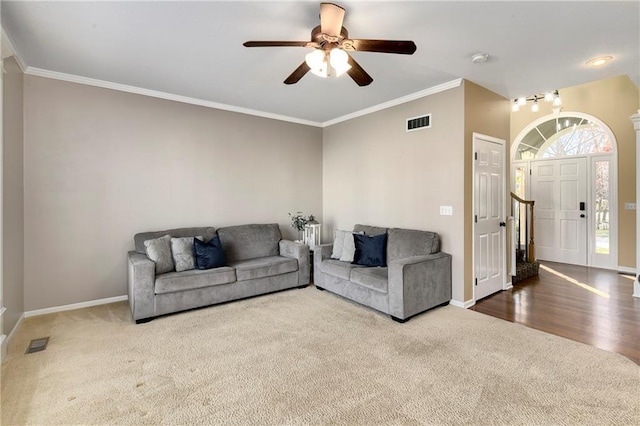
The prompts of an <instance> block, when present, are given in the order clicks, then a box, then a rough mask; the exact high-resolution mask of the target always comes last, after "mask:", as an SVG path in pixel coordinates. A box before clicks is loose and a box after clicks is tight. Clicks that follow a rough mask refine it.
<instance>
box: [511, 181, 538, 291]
mask: <svg viewBox="0 0 640 426" xmlns="http://www.w3.org/2000/svg"><path fill="white" fill-rule="evenodd" d="M534 204H535V201H533V200H524V199H522V198H520V197H518V196H517V195H516V194H514V193H513V192H512V193H511V215H512V216H513V217H514V218H515V247H512V250H515V253H516V256H515V258H516V275H515V276H513V278H512V280H511V282H512V283H513V284H515V283H517V282H519V281H522V280H525V279H527V278H531V277H535V276H537V275H538V272H539V270H540V263H539V262H538V261H537V260H536V254H535V242H534V238H533V236H534V227H533V205H534Z"/></svg>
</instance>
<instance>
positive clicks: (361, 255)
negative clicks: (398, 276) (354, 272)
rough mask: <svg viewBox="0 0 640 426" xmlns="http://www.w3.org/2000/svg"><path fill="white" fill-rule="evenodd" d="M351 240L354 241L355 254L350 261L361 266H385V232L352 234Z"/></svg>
mask: <svg viewBox="0 0 640 426" xmlns="http://www.w3.org/2000/svg"><path fill="white" fill-rule="evenodd" d="M353 241H354V242H355V243H356V254H355V255H354V256H353V262H352V263H355V264H356V265H363V266H387V234H380V235H373V236H371V235H358V234H353Z"/></svg>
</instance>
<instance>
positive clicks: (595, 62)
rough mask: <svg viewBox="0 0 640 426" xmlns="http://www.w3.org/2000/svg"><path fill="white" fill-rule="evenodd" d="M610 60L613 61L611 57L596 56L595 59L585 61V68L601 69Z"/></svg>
mask: <svg viewBox="0 0 640 426" xmlns="http://www.w3.org/2000/svg"><path fill="white" fill-rule="evenodd" d="M612 59H613V56H598V57H597V58H593V59H589V60H588V61H587V66H589V67H601V66H603V65H604V64H606V63H607V62H609V61H610V60H612Z"/></svg>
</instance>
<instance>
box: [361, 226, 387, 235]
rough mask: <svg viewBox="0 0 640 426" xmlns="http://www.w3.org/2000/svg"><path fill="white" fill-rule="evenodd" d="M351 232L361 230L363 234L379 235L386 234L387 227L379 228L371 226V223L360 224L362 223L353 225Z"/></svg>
mask: <svg viewBox="0 0 640 426" xmlns="http://www.w3.org/2000/svg"><path fill="white" fill-rule="evenodd" d="M353 232H363V233H364V235H380V234H386V233H387V228H381V227H379V226H371V225H362V224H359V223H358V224H356V226H354V227H353Z"/></svg>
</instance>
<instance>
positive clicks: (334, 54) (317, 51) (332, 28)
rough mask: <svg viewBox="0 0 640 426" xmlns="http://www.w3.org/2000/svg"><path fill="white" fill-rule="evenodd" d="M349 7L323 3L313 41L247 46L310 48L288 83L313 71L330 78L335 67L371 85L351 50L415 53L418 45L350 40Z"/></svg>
mask: <svg viewBox="0 0 640 426" xmlns="http://www.w3.org/2000/svg"><path fill="white" fill-rule="evenodd" d="M344 13H345V10H344V9H343V8H342V7H340V6H338V5H336V4H333V3H320V25H318V26H317V27H315V28H314V29H313V30H312V31H311V41H247V42H245V43H244V44H243V45H244V46H246V47H276V46H288V47H308V48H313V49H314V50H313V52H311V53H308V54H307V55H306V57H305V61H304V62H303V63H302V64H301V65H300V66H299V67H298V68H296V70H295V71H294V72H293V73H291V75H290V76H289V77H287V78H286V80H284V83H285V84H295V83H297V82H298V81H300V79H301V78H302V77H304V75H305V74H306V73H307V72H309V71H311V72H312V73H313V74H315V75H318V76H320V77H327V76H328V75H330V74H331V69H332V68H333V70H334V71H335V73H336V75H337V76H340V75H342V74H344V73H345V72H346V73H347V74H349V76H350V77H351V78H352V79H353V81H355V82H356V83H357V84H358V86H367V85H369V84H371V82H372V81H373V78H371V76H370V75H369V74H367V72H366V71H365V70H364V69H363V68H362V67H361V66H360V65H359V64H358V63H357V62H356V61H355V60H354V59H353V57H351V55H349V54H348V53H347V52H352V51H356V52H380V53H399V54H402V55H412V54H413V53H414V52H415V51H416V44H415V43H414V42H413V41H409V40H361V39H350V38H349V33H348V32H347V29H346V28H344V27H343V26H342V22H343V21H344Z"/></svg>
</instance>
